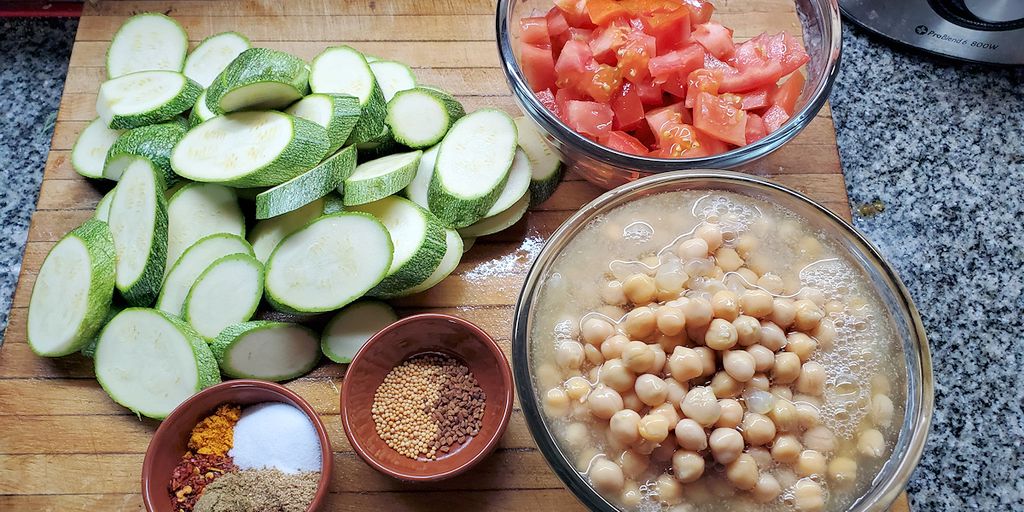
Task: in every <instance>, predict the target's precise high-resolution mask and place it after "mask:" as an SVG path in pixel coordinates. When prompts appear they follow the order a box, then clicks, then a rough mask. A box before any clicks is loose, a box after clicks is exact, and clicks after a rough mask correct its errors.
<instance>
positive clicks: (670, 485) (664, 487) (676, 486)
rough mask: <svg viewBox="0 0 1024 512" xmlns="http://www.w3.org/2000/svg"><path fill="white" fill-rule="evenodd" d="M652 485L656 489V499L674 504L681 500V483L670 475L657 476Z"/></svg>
mask: <svg viewBox="0 0 1024 512" xmlns="http://www.w3.org/2000/svg"><path fill="white" fill-rule="evenodd" d="M654 485H655V488H656V489H657V491H658V499H659V500H660V501H661V502H662V503H665V504H668V505H674V504H676V503H679V502H680V501H683V484H681V483H679V480H676V479H675V477H673V476H672V475H669V474H663V475H661V476H659V477H658V479H657V480H656V481H655V484H654Z"/></svg>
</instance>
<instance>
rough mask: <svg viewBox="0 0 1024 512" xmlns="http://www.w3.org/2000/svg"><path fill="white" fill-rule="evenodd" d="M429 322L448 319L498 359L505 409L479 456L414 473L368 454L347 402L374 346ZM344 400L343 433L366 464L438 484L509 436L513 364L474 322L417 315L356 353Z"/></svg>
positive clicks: (344, 383) (379, 334)
mask: <svg viewBox="0 0 1024 512" xmlns="http://www.w3.org/2000/svg"><path fill="white" fill-rule="evenodd" d="M425 320H445V321H449V322H453V323H455V324H457V325H458V326H459V327H460V328H462V329H465V330H467V331H469V333H470V335H471V337H472V338H473V339H474V340H476V341H477V342H479V343H480V344H482V345H484V346H485V347H487V349H488V352H490V353H491V355H492V356H494V358H495V360H496V362H497V363H498V364H497V366H498V371H499V372H500V373H501V382H502V387H503V390H504V395H503V398H504V402H505V406H504V408H503V410H502V412H501V417H500V420H499V421H498V425H497V428H496V429H495V431H494V434H493V435H492V436H491V437H490V438H489V439H487V442H486V443H485V444H484V445H483V446H482V448H480V449H479V450H478V451H477V453H475V454H474V455H473V456H472V457H471V458H470V459H469V460H467V461H466V462H465V463H464V464H462V465H461V466H458V467H455V468H453V469H450V470H448V471H440V472H433V473H422V474H412V473H406V472H403V471H399V470H396V469H394V468H391V467H389V466H386V465H384V464H382V463H381V462H380V461H378V460H377V459H375V458H374V457H372V456H370V454H369V453H367V451H366V448H365V447H364V446H363V444H362V442H361V440H360V439H359V438H358V437H356V436H355V434H353V433H352V431H353V429H352V426H351V422H352V421H353V420H352V419H351V417H350V412H349V407H348V406H347V403H348V402H349V400H350V396H351V386H350V382H352V381H354V380H355V379H350V378H349V375H350V373H351V372H352V370H353V369H356V371H358V368H359V365H360V363H361V361H362V360H363V359H364V358H365V356H366V354H367V353H368V352H369V350H370V349H371V348H372V346H373V345H375V344H377V343H380V342H381V340H383V339H385V337H386V336H387V335H388V334H389V333H390V332H391V331H393V330H395V329H397V328H399V327H401V326H404V325H406V324H410V323H416V322H422V321H425ZM340 400H341V424H342V427H343V430H344V431H345V437H346V438H348V442H349V444H350V445H351V446H352V450H353V451H354V452H356V454H358V455H359V458H361V459H363V461H365V462H366V463H367V464H368V465H369V466H370V467H372V468H373V469H376V470H377V471H379V472H381V473H383V474H385V475H387V476H390V477H392V478H396V479H398V480H402V481H405V482H436V481H439V480H445V479H448V478H451V477H454V476H457V475H460V474H462V473H464V472H466V471H467V470H469V469H470V468H472V467H474V466H476V465H477V464H479V463H480V461H482V460H484V459H485V458H487V456H488V455H490V454H491V452H492V451H494V449H495V448H497V446H498V443H499V442H500V441H501V438H502V436H503V435H504V434H505V430H506V428H507V427H508V423H509V419H510V418H511V416H512V407H513V404H514V400H515V398H514V384H513V379H512V368H511V366H510V365H509V362H508V358H506V357H505V353H504V352H503V351H502V350H501V347H500V346H499V345H498V343H497V342H496V341H495V340H494V338H492V337H491V335H490V334H487V331H484V330H483V329H482V328H480V327H479V326H477V325H476V324H474V323H473V322H470V321H469V320H465V319H463V318H459V317H457V316H454V315H448V314H444V313H420V314H417V315H412V316H407V317H405V318H401V319H399V320H398V321H396V322H394V323H392V324H391V325H389V326H387V327H385V328H383V329H381V330H380V331H378V332H377V334H374V335H373V336H372V337H371V338H370V339H369V340H368V341H367V342H366V343H364V344H363V346H362V347H360V348H359V351H357V352H356V355H355V357H353V358H352V361H351V362H350V363H348V367H347V368H346V369H345V378H344V380H343V381H342V385H341V397H340Z"/></svg>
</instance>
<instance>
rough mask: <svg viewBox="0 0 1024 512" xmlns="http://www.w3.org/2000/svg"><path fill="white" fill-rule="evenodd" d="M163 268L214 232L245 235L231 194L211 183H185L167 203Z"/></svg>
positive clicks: (232, 192) (226, 189) (236, 199)
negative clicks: (165, 264) (165, 247)
mask: <svg viewBox="0 0 1024 512" xmlns="http://www.w3.org/2000/svg"><path fill="white" fill-rule="evenodd" d="M167 217H168V220H167V222H168V224H167V268H168V270H169V269H170V267H171V265H172V264H173V263H174V262H176V261H178V257H180V256H181V254H182V253H183V252H185V249H188V248H189V247H190V246H191V245H192V244H194V243H196V242H198V241H199V240H200V239H202V238H204V237H206V236H208V235H212V234H215V233H230V234H233V235H238V236H240V237H244V236H245V217H244V216H243V215H242V209H241V208H239V206H238V198H237V197H236V196H235V191H234V190H232V189H230V188H228V187H225V186H221V185H214V184H211V183H189V184H188V185H185V186H183V187H181V188H180V189H178V191H177V192H175V193H174V195H173V196H171V198H170V199H169V200H168V201H167Z"/></svg>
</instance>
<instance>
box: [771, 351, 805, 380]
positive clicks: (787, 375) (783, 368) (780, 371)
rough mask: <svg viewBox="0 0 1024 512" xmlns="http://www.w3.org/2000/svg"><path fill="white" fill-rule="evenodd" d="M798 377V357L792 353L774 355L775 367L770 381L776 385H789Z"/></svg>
mask: <svg viewBox="0 0 1024 512" xmlns="http://www.w3.org/2000/svg"><path fill="white" fill-rule="evenodd" d="M799 376H800V356H798V355H796V354H794V353H792V352H780V353H778V354H775V367H774V368H772V380H773V381H774V382H775V383H776V384H789V383H791V382H793V381H795V380H796V379H797V377H799Z"/></svg>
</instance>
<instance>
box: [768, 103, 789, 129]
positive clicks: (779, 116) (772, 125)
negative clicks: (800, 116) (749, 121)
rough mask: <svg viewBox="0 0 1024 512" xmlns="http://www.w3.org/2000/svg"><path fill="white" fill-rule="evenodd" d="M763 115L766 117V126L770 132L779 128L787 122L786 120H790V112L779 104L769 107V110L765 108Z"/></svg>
mask: <svg viewBox="0 0 1024 512" xmlns="http://www.w3.org/2000/svg"><path fill="white" fill-rule="evenodd" d="M761 117H762V119H764V127H765V129H766V130H768V133H772V132H774V131H775V130H778V129H779V127H781V126H782V125H784V124H786V121H789V114H787V113H786V111H785V110H784V109H783V108H782V107H780V106H778V105H772V106H770V107H768V110H765V112H764V115H762V116H761Z"/></svg>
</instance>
